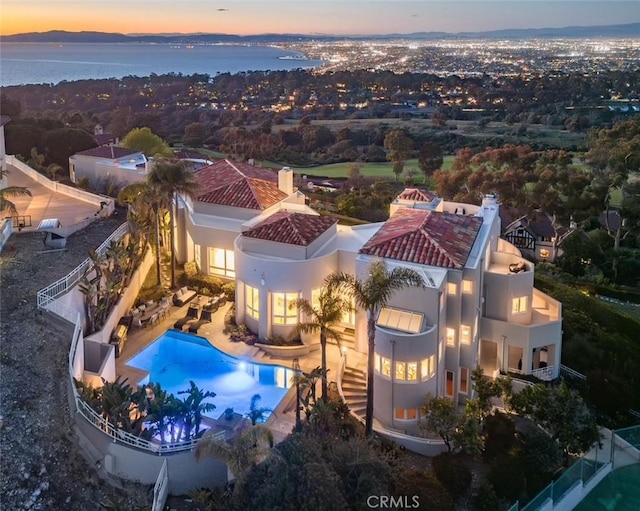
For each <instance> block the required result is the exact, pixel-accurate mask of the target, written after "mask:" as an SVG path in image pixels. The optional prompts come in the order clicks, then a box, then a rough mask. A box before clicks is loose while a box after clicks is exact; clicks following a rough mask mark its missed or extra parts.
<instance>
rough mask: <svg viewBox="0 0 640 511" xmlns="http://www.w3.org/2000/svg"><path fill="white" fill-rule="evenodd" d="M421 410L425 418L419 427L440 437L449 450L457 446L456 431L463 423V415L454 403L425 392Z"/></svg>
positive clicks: (451, 450)
mask: <svg viewBox="0 0 640 511" xmlns="http://www.w3.org/2000/svg"><path fill="white" fill-rule="evenodd" d="M423 411H424V412H425V419H424V422H420V427H421V428H423V429H425V430H427V431H429V432H431V433H435V434H436V435H438V436H439V437H440V438H442V440H443V441H444V444H445V445H446V446H447V449H448V450H449V452H453V450H454V449H455V448H456V447H457V446H456V445H455V435H456V431H457V430H458V428H460V427H461V426H462V424H463V423H464V415H463V414H462V413H461V412H459V411H458V407H457V405H456V403H455V402H454V401H453V400H451V399H448V398H446V397H438V396H431V395H429V394H427V396H426V397H425V404H424V409H423Z"/></svg>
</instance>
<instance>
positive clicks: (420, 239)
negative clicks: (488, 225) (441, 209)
mask: <svg viewBox="0 0 640 511" xmlns="http://www.w3.org/2000/svg"><path fill="white" fill-rule="evenodd" d="M481 225H482V219H481V218H478V217H474V216H469V215H454V214H451V213H437V212H434V211H425V210H421V209H408V208H407V209H404V208H403V209H400V210H398V211H397V212H396V213H395V214H394V215H393V216H392V217H391V218H390V219H389V220H387V222H386V223H385V224H384V225H383V226H382V227H381V228H380V230H379V231H378V232H377V233H376V234H374V235H373V236H372V237H371V239H369V241H367V243H366V244H365V245H364V246H363V247H362V248H361V249H360V253H361V254H368V255H372V256H378V257H386V258H389V259H397V260H400V261H407V262H411V263H418V264H426V265H429V266H440V267H443V268H455V269H462V268H463V267H464V265H465V264H466V262H467V259H468V258H469V253H470V252H471V247H472V246H473V243H474V241H475V239H476V236H477V235H478V232H479V230H480V226H481Z"/></svg>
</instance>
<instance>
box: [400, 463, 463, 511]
mask: <svg viewBox="0 0 640 511" xmlns="http://www.w3.org/2000/svg"><path fill="white" fill-rule="evenodd" d="M394 494H395V497H396V498H398V497H406V499H407V504H408V506H411V505H412V504H413V503H414V502H413V500H412V499H413V498H414V497H417V499H418V500H419V505H420V507H419V508H420V509H437V510H438V511H453V510H454V509H455V505H454V502H453V500H452V499H451V496H450V495H449V493H448V492H447V490H445V489H444V487H443V486H442V484H440V482H439V481H438V480H437V479H436V478H435V477H433V475H432V474H430V473H428V472H422V471H420V470H405V471H403V472H401V473H400V474H399V476H398V478H397V479H396V484H395V492H394Z"/></svg>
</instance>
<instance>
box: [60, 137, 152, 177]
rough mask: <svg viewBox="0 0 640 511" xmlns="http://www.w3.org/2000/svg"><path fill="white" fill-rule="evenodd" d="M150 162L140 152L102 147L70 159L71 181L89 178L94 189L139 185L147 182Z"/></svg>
mask: <svg viewBox="0 0 640 511" xmlns="http://www.w3.org/2000/svg"><path fill="white" fill-rule="evenodd" d="M149 170H150V169H149V162H148V160H147V157H146V156H145V155H144V153H143V152H141V151H135V150H133V149H127V148H126V147H120V146H116V145H103V146H99V147H94V148H92V149H87V150H86V151H81V152H79V153H76V154H74V155H72V156H70V157H69V176H70V178H71V181H73V182H74V183H77V182H78V180H80V179H83V178H85V177H86V178H88V179H89V182H90V183H91V184H92V185H94V186H99V185H101V184H104V183H112V184H114V185H116V186H123V185H128V184H131V183H139V182H141V181H145V180H146V179H147V174H148V173H149Z"/></svg>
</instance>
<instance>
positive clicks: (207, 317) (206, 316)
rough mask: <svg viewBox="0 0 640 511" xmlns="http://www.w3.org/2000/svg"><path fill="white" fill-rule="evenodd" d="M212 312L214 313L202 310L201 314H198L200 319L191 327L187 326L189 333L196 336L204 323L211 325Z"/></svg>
mask: <svg viewBox="0 0 640 511" xmlns="http://www.w3.org/2000/svg"><path fill="white" fill-rule="evenodd" d="M213 312H214V311H212V310H209V309H203V310H202V313H201V314H200V319H199V320H198V321H195V322H193V323H191V325H190V326H189V332H191V333H193V334H197V333H198V329H199V328H200V327H201V326H202V325H204V324H205V323H211V315H212V314H213Z"/></svg>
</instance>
